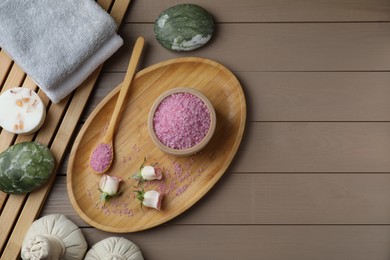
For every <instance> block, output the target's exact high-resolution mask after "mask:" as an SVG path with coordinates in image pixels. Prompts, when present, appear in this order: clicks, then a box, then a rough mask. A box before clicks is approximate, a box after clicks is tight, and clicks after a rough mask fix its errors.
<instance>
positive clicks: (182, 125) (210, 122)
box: [148, 88, 216, 156]
mask: <svg viewBox="0 0 390 260" xmlns="http://www.w3.org/2000/svg"><path fill="white" fill-rule="evenodd" d="M215 126H216V114H215V110H214V107H213V105H212V104H211V102H210V101H209V100H208V99H207V97H206V96H205V95H203V94H202V93H200V92H199V91H197V90H195V89H193V88H174V89H171V90H168V91H167V92H164V93H163V94H161V95H160V96H159V97H158V98H157V99H156V101H155V102H154V103H153V105H152V108H151V110H150V112H149V119H148V129H149V134H150V137H151V139H152V141H153V142H154V143H155V145H156V146H157V147H158V148H159V149H160V150H162V151H163V152H165V153H168V154H170V155H175V156H188V155H191V154H194V153H197V152H199V151H200V150H201V149H203V148H204V147H205V146H206V145H207V143H208V142H209V141H210V139H211V137H212V136H213V134H214V131H215Z"/></svg>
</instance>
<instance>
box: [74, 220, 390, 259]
mask: <svg viewBox="0 0 390 260" xmlns="http://www.w3.org/2000/svg"><path fill="white" fill-rule="evenodd" d="M82 231H83V233H84V235H85V236H86V239H87V242H88V243H89V245H93V244H94V243H96V242H98V241H100V240H102V239H104V238H106V237H107V236H110V235H112V234H107V233H105V232H101V231H95V230H94V229H90V228H88V229H83V230H82ZM122 236H123V237H125V238H127V239H130V240H132V241H133V242H134V243H136V244H137V245H138V246H139V247H140V248H141V250H142V253H143V255H144V257H145V259H159V260H164V259H248V260H249V259H253V260H258V259H267V260H280V259H289V260H313V259H316V260H329V259H332V260H345V259H354V260H367V259H375V260H388V259H389V258H390V252H389V250H388V248H389V247H388V245H389V243H390V227H388V226H223V225H222V226H209V225H206V226H198V225H194V226H192V225H191V226H172V225H166V226H161V227H159V228H156V229H153V230H150V231H146V232H140V233H133V234H123V235H122Z"/></svg>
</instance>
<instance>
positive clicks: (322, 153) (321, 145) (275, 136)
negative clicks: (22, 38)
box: [61, 122, 390, 174]
mask: <svg viewBox="0 0 390 260" xmlns="http://www.w3.org/2000/svg"><path fill="white" fill-rule="evenodd" d="M389 143H390V123H388V122H375V123H374V122H371V123H365V122H352V123H345V122H248V124H247V128H246V130H245V132H244V137H243V141H242V143H241V145H240V148H239V151H238V153H237V155H236V157H235V159H234V160H233V163H232V165H231V166H230V168H229V169H230V171H232V172H248V173H251V172H253V173H263V172H264V173H272V172H276V173H278V172H282V173H302V172H309V173H323V172H326V173H327V172H329V173H332V172H335V173H342V172H344V173H350V172H351V173H356V172H357V173H360V172H362V173H369V172H374V173H377V172H379V173H381V172H382V173H388V172H390V161H389V160H388V158H389V156H390V146H389ZM65 169H66V164H64V168H63V170H62V171H61V173H62V174H65V172H66V170H65Z"/></svg>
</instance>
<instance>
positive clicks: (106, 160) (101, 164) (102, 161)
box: [89, 143, 113, 173]
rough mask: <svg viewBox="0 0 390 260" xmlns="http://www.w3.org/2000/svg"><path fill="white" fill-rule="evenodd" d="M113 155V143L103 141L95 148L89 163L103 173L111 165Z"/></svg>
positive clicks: (93, 168) (96, 170)
mask: <svg viewBox="0 0 390 260" xmlns="http://www.w3.org/2000/svg"><path fill="white" fill-rule="evenodd" d="M112 157H113V151H112V147H111V145H109V144H105V143H101V144H99V145H98V146H96V148H95V149H94V150H93V152H92V155H91V160H90V162H89V165H90V166H91V168H92V170H94V171H95V172H99V173H102V172H104V170H106V169H107V167H108V166H110V163H111V160H112Z"/></svg>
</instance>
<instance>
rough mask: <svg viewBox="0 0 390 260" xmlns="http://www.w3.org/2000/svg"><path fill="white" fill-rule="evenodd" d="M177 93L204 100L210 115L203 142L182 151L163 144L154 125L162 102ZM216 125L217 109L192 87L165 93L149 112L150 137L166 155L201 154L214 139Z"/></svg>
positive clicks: (178, 88)
mask: <svg viewBox="0 0 390 260" xmlns="http://www.w3.org/2000/svg"><path fill="white" fill-rule="evenodd" d="M176 93H189V94H192V95H194V96H196V97H197V98H199V99H200V100H202V102H203V103H204V104H205V105H206V106H207V108H208V110H209V113H210V127H209V130H208V131H207V134H206V135H205V137H204V138H203V139H202V141H200V142H199V143H197V144H196V145H194V146H192V147H190V148H187V149H181V150H179V149H173V148H170V147H168V146H166V145H165V144H163V143H162V142H161V141H160V140H159V139H158V137H157V135H156V133H155V131H154V123H153V119H154V114H155V112H156V110H157V108H158V106H159V105H160V103H161V101H163V100H164V99H165V98H166V97H168V96H170V95H172V94H176ZM216 124H217V116H216V113H215V109H214V107H213V105H212V104H211V102H210V100H209V99H208V98H207V97H206V96H205V95H204V94H202V93H201V92H199V91H198V90H196V89H194V88H191V87H176V88H172V89H170V90H168V91H165V92H164V93H162V94H161V95H160V96H159V97H158V98H157V99H156V100H155V101H154V103H153V105H152V107H151V109H150V111H149V115H148V130H149V135H150V137H151V139H152V141H153V143H154V144H155V145H156V146H157V147H158V148H159V149H160V150H162V151H163V152H166V153H168V154H171V155H176V156H187V155H192V154H195V153H197V152H199V151H200V150H201V149H203V148H204V147H205V146H206V145H207V144H208V143H209V141H210V140H211V138H212V137H213V134H214V132H215V128H216Z"/></svg>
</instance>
